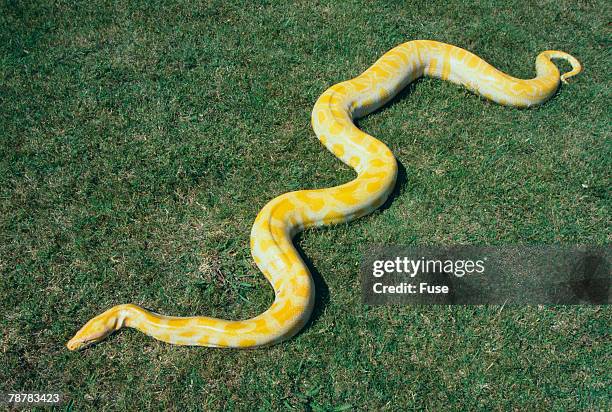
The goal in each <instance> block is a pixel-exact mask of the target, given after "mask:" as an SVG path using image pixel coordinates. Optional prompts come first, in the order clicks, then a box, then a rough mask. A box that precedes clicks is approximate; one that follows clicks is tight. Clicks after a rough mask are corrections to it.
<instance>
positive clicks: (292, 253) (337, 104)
mask: <svg viewBox="0 0 612 412" xmlns="http://www.w3.org/2000/svg"><path fill="white" fill-rule="evenodd" d="M551 58H560V59H565V60H567V61H569V63H570V64H571V66H572V70H571V71H570V72H568V73H565V74H563V75H561V76H560V74H559V70H558V69H557V67H556V66H555V65H554V64H553V63H552V62H551ZM580 71H581V66H580V63H579V62H578V60H576V59H575V58H574V57H572V56H570V55H569V54H567V53H564V52H560V51H554V50H548V51H544V52H542V53H540V55H538V57H537V59H536V74H537V75H536V77H535V78H534V79H530V80H521V79H516V78H514V77H511V76H509V75H507V74H505V73H502V72H500V71H499V70H497V69H495V68H494V67H493V66H491V65H490V64H488V63H487V62H485V61H484V60H482V59H481V58H479V57H478V56H476V55H474V54H472V53H470V52H468V51H466V50H464V49H461V48H459V47H455V46H452V45H449V44H445V43H440V42H437V41H430V40H415V41H409V42H407V43H404V44H401V45H399V46H397V47H395V48H394V49H392V50H390V51H389V52H387V53H386V54H384V55H383V56H382V57H381V58H380V59H379V60H378V61H376V63H374V64H373V65H372V66H371V67H370V68H369V69H367V70H366V71H365V72H363V73H362V74H361V75H359V76H357V77H356V78H354V79H351V80H348V81H344V82H342V83H338V84H336V85H334V86H332V87H330V88H329V89H327V90H326V91H325V92H324V93H323V94H322V95H321V97H319V99H318V100H317V102H316V104H315V106H314V108H313V111H312V127H313V129H314V131H315V133H316V135H317V137H318V138H319V140H320V141H321V143H323V144H324V145H325V147H326V148H327V149H328V150H330V151H331V152H332V153H333V154H334V155H336V156H337V157H338V158H339V159H340V160H342V161H343V162H344V163H346V164H347V165H349V166H351V167H352V168H353V169H355V171H356V172H357V178H356V179H355V180H353V181H351V182H348V183H345V184H343V185H340V186H336V187H331V188H326V189H317V190H300V191H296V192H291V193H285V194H283V195H280V196H278V197H276V198H275V199H273V200H272V201H270V202H269V203H268V204H267V205H266V206H265V207H264V208H263V209H262V210H261V211H260V212H259V214H258V216H257V218H256V219H255V223H254V224H253V228H252V231H251V252H252V255H253V258H254V259H255V262H256V264H257V266H258V268H259V269H260V270H261V271H262V273H263V274H264V275H265V277H266V279H268V281H269V282H270V283H271V284H272V287H273V288H274V291H275V293H276V297H275V299H274V303H273V304H272V306H270V308H269V309H268V310H266V311H265V312H264V313H262V314H260V315H258V316H256V317H254V318H252V319H247V320H241V321H231V320H223V319H214V318H209V317H202V316H193V317H172V316H164V315H159V314H156V313H152V312H150V311H147V310H145V309H143V308H141V307H139V306H136V305H132V304H125V305H118V306H115V307H113V308H111V309H109V310H107V311H106V312H104V313H102V314H100V315H98V316H96V317H95V318H93V319H91V320H90V321H89V322H87V323H86V324H85V325H84V326H83V327H82V328H81V329H80V330H79V331H78V332H77V334H76V335H75V336H74V337H73V338H72V339H71V340H70V341H69V342H68V344H67V347H68V348H69V349H71V350H75V349H81V348H83V347H85V346H87V345H89V344H92V343H96V342H98V341H100V340H102V339H104V338H105V337H106V336H107V335H109V334H110V333H112V332H113V331H115V330H118V329H119V328H121V327H124V326H126V327H131V328H135V329H138V330H140V331H141V332H143V333H145V334H147V335H149V336H152V337H154V338H156V339H159V340H162V341H164V342H168V343H172V344H175V345H199V346H213V347H231V348H253V347H261V346H266V345H270V344H274V343H278V342H280V341H282V340H285V339H288V338H290V337H291V336H293V335H295V334H296V333H297V332H298V331H299V330H300V329H301V328H302V327H303V326H304V324H305V323H306V322H307V320H308V318H309V316H310V314H311V312H312V308H313V304H314V285H313V280H312V277H311V275H310V273H309V271H308V268H307V266H306V265H305V264H304V262H303V260H302V258H301V257H300V255H299V253H298V252H297V251H296V249H295V247H294V246H293V244H292V237H293V235H295V234H296V233H297V232H298V231H301V230H302V229H304V228H307V227H312V226H320V225H329V224H333V223H338V222H346V221H350V220H352V219H355V218H358V217H360V216H363V215H367V214H368V213H370V212H372V211H373V210H375V209H376V208H378V207H379V206H380V205H382V204H383V203H384V201H385V200H386V199H387V197H388V196H389V194H390V193H391V191H392V189H393V187H394V185H395V179H396V175H397V163H396V160H395V157H394V156H393V153H391V151H390V150H389V148H388V147H387V146H385V144H383V143H382V142H380V141H379V140H377V139H375V138H374V137H372V136H370V135H368V134H367V133H364V132H363V131H361V130H359V129H358V128H357V127H356V126H355V125H354V124H353V119H355V118H359V117H361V116H365V115H367V114H368V113H371V112H372V111H374V110H376V109H377V108H379V107H381V106H382V105H384V104H385V103H387V102H388V101H389V100H390V99H391V98H392V97H393V96H395V95H396V94H397V93H398V92H399V91H400V90H401V89H403V88H404V87H405V86H406V85H407V84H408V83H410V82H412V81H413V80H415V79H417V78H419V77H421V76H424V75H426V76H430V77H437V78H441V79H443V80H449V81H451V82H453V83H457V84H461V85H463V86H465V87H467V88H468V89H470V90H471V91H473V92H475V93H477V94H479V95H481V96H483V97H485V98H487V99H489V100H492V101H494V102H497V103H500V104H503V105H508V106H514V107H528V106H533V105H536V104H540V103H543V102H545V101H546V100H548V99H549V98H550V97H551V96H552V95H553V94H554V93H555V91H556V90H557V88H558V86H559V82H560V81H565V79H567V78H569V77H571V76H574V75H576V74H578V73H579V72H580Z"/></svg>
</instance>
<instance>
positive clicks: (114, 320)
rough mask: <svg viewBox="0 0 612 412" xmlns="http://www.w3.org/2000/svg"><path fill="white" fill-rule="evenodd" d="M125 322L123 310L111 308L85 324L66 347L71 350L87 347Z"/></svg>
mask: <svg viewBox="0 0 612 412" xmlns="http://www.w3.org/2000/svg"><path fill="white" fill-rule="evenodd" d="M123 323H124V316H123V315H122V314H121V311H118V310H116V309H115V308H112V309H109V310H107V311H106V312H104V313H102V314H100V315H98V316H96V317H95V318H93V319H91V320H90V321H89V322H87V323H86V324H85V325H83V327H82V328H81V329H79V331H78V332H77V333H76V334H75V335H74V337H73V338H72V339H70V340H69V341H68V343H67V344H66V347H67V348H68V349H70V350H81V349H85V348H86V347H88V346H90V345H93V344H94V343H98V342H100V341H101V340H103V339H104V338H106V337H107V336H108V335H110V334H111V333H113V332H114V331H116V330H118V329H120V328H121V327H122V326H123Z"/></svg>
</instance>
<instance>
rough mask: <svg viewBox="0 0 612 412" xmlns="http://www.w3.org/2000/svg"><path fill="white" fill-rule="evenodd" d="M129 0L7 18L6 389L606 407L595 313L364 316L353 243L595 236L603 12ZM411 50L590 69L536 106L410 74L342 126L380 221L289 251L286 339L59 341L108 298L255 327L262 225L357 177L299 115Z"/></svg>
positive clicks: (427, 310)
mask: <svg viewBox="0 0 612 412" xmlns="http://www.w3.org/2000/svg"><path fill="white" fill-rule="evenodd" d="M125 3H128V2H114V1H86V2H78V3H77V2H69V1H51V2H22V1H3V2H2V6H1V8H0V24H1V28H0V130H1V132H2V133H1V135H0V139H1V144H0V273H1V278H0V324H1V328H2V335H1V337H0V345H1V346H0V352H1V353H0V391H8V390H30V391H33V390H38V391H48V390H55V391H61V392H64V393H65V394H66V395H67V397H68V399H69V403H67V404H65V405H64V406H62V408H66V409H71V410H87V409H92V410H94V409H95V410H111V409H113V410H114V409H133V410H142V409H169V410H185V409H187V410H211V409H229V410H233V409H240V410H249V411H250V410H258V409H261V410H278V409H287V410H312V411H322V410H330V411H332V410H349V409H350V410H352V409H360V410H379V409H382V410H413V409H414V410H423V409H426V410H433V411H438V410H445V409H455V410H477V409H482V410H491V409H493V410H511V409H516V410H578V409H587V410H605V409H609V408H610V407H611V403H610V386H611V380H610V370H611V369H612V360H611V357H610V352H611V345H610V342H609V340H606V337H609V333H610V322H611V314H612V312H611V310H610V309H609V308H608V307H607V306H602V307H594V306H592V307H587V306H582V307H578V306H575V307H571V306H558V307H501V306H490V307H478V306H468V307H447V306H439V307H419V306H403V307H366V306H364V305H362V304H361V293H360V284H359V265H360V262H361V258H362V256H363V251H364V247H365V245H367V244H407V245H430V244H449V245H454V244H475V245H503V244H555V243H563V244H600V245H601V244H607V243H608V242H609V241H610V216H611V215H610V197H609V195H610V171H611V151H612V150H611V149H612V146H611V144H610V143H611V139H610V136H611V126H610V124H611V122H610V120H611V110H610V99H611V97H612V96H611V89H610V75H609V74H610V71H611V69H612V67H611V66H612V65H611V64H610V63H611V59H610V26H609V23H608V22H609V21H610V19H611V13H610V11H611V7H610V4H609V2H605V1H594V2H591V1H585V2H577V3H576V2H569V1H567V2H559V1H540V2H538V4H537V5H535V4H534V5H531V6H528V5H526V4H527V3H528V2H520V1H516V2H503V3H502V2H494V1H488V2H483V3H482V4H480V5H478V6H466V5H464V4H463V2H462V1H459V0H452V1H444V2H439V3H438V4H435V3H436V2H431V1H430V2H420V3H419V4H414V5H405V4H402V3H401V2H389V4H387V5H381V4H378V3H376V2H367V3H365V4H360V3H359V2H340V3H338V2H333V1H330V2H327V3H317V4H314V3H310V2H297V3H295V4H294V5H291V6H288V5H284V6H279V5H276V2H264V3H260V4H252V3H251V2H246V1H245V2H241V3H238V2H230V3H232V4H228V3H226V2H222V1H219V2H209V1H204V2H201V1H195V2H191V4H186V3H183V2H174V1H149V2H130V3H132V5H130V6H126V5H125ZM496 3H497V4H500V5H501V6H495V4H496ZM419 38H423V39H435V40H440V41H444V42H448V43H452V44H455V45H458V46H461V47H464V48H467V49H469V50H471V51H473V52H475V53H476V54H478V55H480V56H482V57H483V58H485V59H486V60H487V61H489V62H490V63H492V64H493V65H495V66H496V67H498V68H500V69H501V70H504V71H505V72H507V73H510V74H512V75H515V76H518V77H524V78H529V77H532V76H533V75H534V72H535V70H534V61H535V57H536V56H537V54H538V53H539V52H541V51H542V50H546V49H559V50H564V51H566V52H569V53H572V54H573V55H575V56H576V57H577V58H578V59H580V60H581V62H582V63H583V65H584V68H585V70H584V72H583V73H581V74H580V75H579V76H578V77H575V78H573V79H571V84H570V85H569V86H564V87H562V88H561V90H560V92H559V93H558V94H557V95H556V96H555V97H554V98H553V99H552V100H551V101H549V102H548V103H547V104H545V105H544V106H541V107H539V108H535V109H530V110H519V109H513V108H506V107H501V106H497V105H495V104H491V103H489V102H487V101H484V100H482V99H481V98H479V97H477V96H475V95H473V94H471V93H469V92H467V91H465V90H463V89H461V88H459V87H457V86H455V85H452V84H448V83H444V82H441V81H438V80H430V79H425V80H420V81H417V82H416V83H415V84H414V85H413V86H411V87H409V89H408V92H406V93H403V94H402V95H401V96H400V97H399V98H398V99H396V100H394V101H393V102H392V103H391V104H390V105H389V106H387V107H386V108H384V109H383V110H380V111H379V112H377V113H375V114H372V115H371V116H369V117H367V118H365V119H363V120H360V121H359V126H360V127H361V128H362V129H364V130H365V131H367V132H368V133H370V134H372V135H374V136H376V137H378V138H379V139H381V140H382V141H384V142H386V143H387V144H388V145H389V146H390V148H391V149H392V150H393V152H394V153H395V154H396V156H397V158H398V160H399V161H400V162H401V164H402V165H403V167H404V168H405V173H404V174H403V176H404V178H403V179H401V180H402V181H401V182H400V185H399V187H398V190H397V194H396V196H395V197H394V199H393V201H392V202H391V203H390V204H389V206H388V207H387V208H385V209H384V210H382V211H378V212H375V213H374V214H372V215H370V216H367V217H365V218H363V219H360V220H359V221H356V222H353V223H350V224H346V225H340V226H336V227H328V228H324V229H321V230H311V231H307V232H305V233H304V234H302V235H301V236H299V237H298V238H297V239H296V241H297V243H298V245H299V247H300V249H301V250H302V251H303V253H304V254H305V256H306V257H307V259H308V260H309V261H310V262H311V264H312V266H313V271H314V275H315V277H316V282H317V293H318V298H317V304H316V309H315V314H314V317H313V321H312V322H311V323H310V324H309V325H308V327H307V328H305V329H304V331H303V332H302V333H301V334H299V335H298V336H297V337H295V338H294V339H291V340H290V341H288V342H285V343H282V344H280V345H277V346H274V347H271V348H268V349H261V350H254V351H235V350H219V349H210V348H187V347H176V346H171V345H167V344H164V343H161V342H157V341H155V340H153V339H150V338H148V337H146V336H145V335H143V334H140V333H138V332H136V331H133V330H125V331H122V332H120V333H117V334H116V335H113V336H112V337H110V338H109V339H107V340H105V341H104V342H102V343H101V344H99V345H96V346H94V347H91V348H90V349H87V350H85V351H83V352H79V353H73V352H69V351H68V350H67V349H66V348H65V346H64V344H65V342H66V341H67V340H68V339H69V338H70V337H71V336H72V335H73V333H74V332H75V331H76V330H77V329H78V328H79V327H80V326H81V325H82V324H83V323H84V322H85V321H87V320H88V319H89V318H90V317H92V316H93V315H95V314H97V313H99V312H101V311H103V310H105V309H107V308H109V307H111V306H113V305H115V304H119V303H127V302H132V303H136V304H140V305H143V306H145V307H147V308H150V309H152V310H155V311H158V312H161V313H166V314H173V315H191V314H202V315H210V316H216V317H224V318H233V319H237V318H246V317H250V316H254V315H256V314H258V313H260V312H262V311H264V310H265V309H266V308H267V307H268V305H269V304H270V303H271V301H272V297H273V291H272V289H271V288H270V287H269V286H268V284H267V282H266V280H265V279H264V277H263V276H262V275H261V274H260V273H259V272H258V271H257V268H256V267H255V265H254V264H253V262H252V260H251V258H250V252H249V248H248V238H249V232H250V227H251V223H252V221H253V220H254V218H255V216H256V214H257V212H258V211H259V209H260V208H261V207H263V206H264V204H265V203H266V202H267V201H268V200H270V199H272V198H273V197H275V196H276V195H279V194H281V193H284V192H287V191H290V190H296V189H302V188H321V187H326V186H332V185H336V184H340V183H343V182H346V181H348V180H350V179H351V178H352V177H353V172H352V171H351V170H350V169H348V168H347V167H345V166H344V165H343V164H342V163H341V162H340V161H338V160H337V159H336V158H335V157H334V156H333V155H332V154H330V153H329V152H327V151H326V150H325V149H324V148H323V147H322V146H321V145H320V143H319V142H318V141H317V140H316V139H315V136H314V133H313V132H312V130H311V128H310V124H309V120H310V119H309V115H310V111H311V109H312V106H313V104H314V102H315V100H316V99H317V97H318V96H319V95H320V94H321V93H322V92H323V91H324V90H325V89H326V88H327V87H329V86H331V85H333V84H335V83H337V82H339V81H342V80H345V79H348V78H351V77H354V76H356V75H358V74H359V73H361V72H362V71H363V70H365V69H366V68H367V67H368V66H369V65H370V64H372V63H373V62H374V61H375V60H376V59H377V58H378V57H379V56H380V55H382V53H384V52H385V51H387V50H388V49H390V48H392V47H393V46H395V45H397V44H399V43H402V42H405V41H408V40H411V39H419ZM568 67H569V66H567V65H565V64H563V65H562V68H563V69H564V70H567V68H568Z"/></svg>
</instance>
